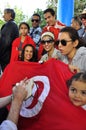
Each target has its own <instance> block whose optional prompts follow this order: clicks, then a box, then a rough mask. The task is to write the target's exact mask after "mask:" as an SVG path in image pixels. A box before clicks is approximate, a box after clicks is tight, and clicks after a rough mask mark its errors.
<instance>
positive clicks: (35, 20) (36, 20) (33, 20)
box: [31, 19, 39, 23]
mask: <svg viewBox="0 0 86 130" xmlns="http://www.w3.org/2000/svg"><path fill="white" fill-rule="evenodd" d="M31 21H32V22H36V23H38V22H39V19H32V20H31Z"/></svg>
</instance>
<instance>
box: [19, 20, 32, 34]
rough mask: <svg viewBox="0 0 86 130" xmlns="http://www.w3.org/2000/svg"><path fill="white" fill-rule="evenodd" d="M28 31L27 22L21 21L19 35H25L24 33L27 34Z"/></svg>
mask: <svg viewBox="0 0 86 130" xmlns="http://www.w3.org/2000/svg"><path fill="white" fill-rule="evenodd" d="M29 31H30V27H29V25H28V23H26V22H21V23H20V25H19V33H20V35H23V36H26V35H28V33H29Z"/></svg>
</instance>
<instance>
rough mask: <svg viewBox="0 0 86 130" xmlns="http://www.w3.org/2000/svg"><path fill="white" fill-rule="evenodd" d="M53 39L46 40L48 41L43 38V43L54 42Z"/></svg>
mask: <svg viewBox="0 0 86 130" xmlns="http://www.w3.org/2000/svg"><path fill="white" fill-rule="evenodd" d="M53 41H54V40H52V39H50V40H46V41H44V40H41V43H42V44H45V43H52V42H53Z"/></svg>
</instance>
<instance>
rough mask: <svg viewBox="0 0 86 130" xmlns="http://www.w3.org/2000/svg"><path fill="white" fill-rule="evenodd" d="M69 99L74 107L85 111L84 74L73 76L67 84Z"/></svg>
mask: <svg viewBox="0 0 86 130" xmlns="http://www.w3.org/2000/svg"><path fill="white" fill-rule="evenodd" d="M67 85H68V86H69V98H70V100H71V102H72V103H73V104H74V105H75V106H82V108H83V109H86V72H79V73H77V74H75V75H74V76H73V77H72V78H71V79H70V80H69V81H68V82H67Z"/></svg>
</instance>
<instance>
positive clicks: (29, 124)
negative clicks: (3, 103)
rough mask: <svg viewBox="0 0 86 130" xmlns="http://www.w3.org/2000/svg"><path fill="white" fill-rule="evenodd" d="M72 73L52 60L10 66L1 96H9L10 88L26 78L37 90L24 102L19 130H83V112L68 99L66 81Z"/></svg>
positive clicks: (85, 127)
mask: <svg viewBox="0 0 86 130" xmlns="http://www.w3.org/2000/svg"><path fill="white" fill-rule="evenodd" d="M72 75H73V74H72V73H71V72H70V71H69V69H68V66H67V65H66V64H64V63H62V62H61V61H59V60H55V59H51V60H49V61H47V62H45V63H43V64H40V63H32V62H28V63H27V62H21V61H18V62H14V63H10V64H9V65H8V66H7V67H6V69H5V71H4V74H3V76H2V78H1V80H0V96H6V95H9V94H11V93H12V85H13V84H15V83H16V82H19V81H20V80H22V79H24V78H25V77H28V78H33V80H34V82H35V84H36V87H34V92H33V93H34V94H33V97H32V98H29V99H28V100H27V101H24V102H23V105H22V108H21V111H20V118H19V122H18V130H86V111H85V110H83V109H82V108H81V107H76V106H74V105H73V104H72V103H71V102H70V100H69V97H68V89H67V86H66V81H67V80H68V79H69V78H70V77H71V76H72Z"/></svg>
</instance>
